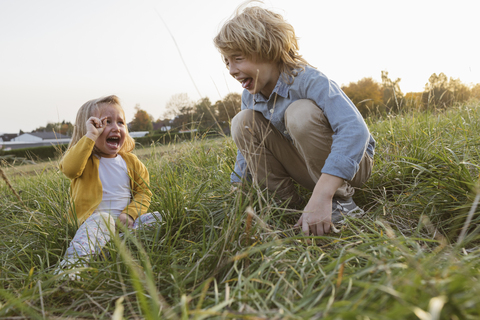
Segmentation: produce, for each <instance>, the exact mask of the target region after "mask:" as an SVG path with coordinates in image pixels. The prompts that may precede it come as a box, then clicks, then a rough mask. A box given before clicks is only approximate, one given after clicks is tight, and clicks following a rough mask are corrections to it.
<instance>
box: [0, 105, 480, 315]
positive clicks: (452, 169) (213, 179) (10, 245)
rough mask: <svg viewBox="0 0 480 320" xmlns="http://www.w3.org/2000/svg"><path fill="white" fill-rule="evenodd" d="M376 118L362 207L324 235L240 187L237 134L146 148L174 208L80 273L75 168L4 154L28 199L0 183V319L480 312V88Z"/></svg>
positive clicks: (163, 202)
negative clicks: (465, 100) (72, 201)
mask: <svg viewBox="0 0 480 320" xmlns="http://www.w3.org/2000/svg"><path fill="white" fill-rule="evenodd" d="M368 125H369V128H370V130H371V132H372V134H373V135H374V137H375V138H376V140H377V148H376V152H377V153H376V156H375V167H374V174H373V176H372V178H371V179H370V180H369V181H368V183H367V184H366V185H365V186H364V188H362V189H360V190H358V191H357V193H356V195H355V197H354V199H355V201H356V202H357V204H359V205H361V206H362V207H363V208H364V209H365V211H366V215H365V216H364V217H363V218H362V219H350V220H348V221H347V223H346V224H345V225H343V226H341V228H339V232H338V233H331V234H329V235H328V236H322V237H305V236H303V235H302V234H301V233H300V232H299V230H297V229H294V228H293V224H294V222H296V220H297V219H298V217H299V212H298V211H295V210H291V209H287V208H286V204H281V203H277V202H276V201H274V199H272V198H270V197H269V195H268V194H267V193H266V192H262V191H261V190H258V189H256V188H254V187H250V188H247V189H246V190H245V192H244V193H242V192H239V191H232V190H231V186H230V183H229V175H230V172H231V171H232V167H233V165H234V161H235V154H236V148H235V145H234V143H233V142H232V140H231V139H230V138H228V137H225V138H219V139H215V140H201V139H199V140H192V141H190V142H186V143H181V144H177V145H171V146H163V147H152V148H147V149H142V150H138V151H137V152H138V153H139V154H140V156H141V158H142V160H143V161H144V163H145V164H146V165H147V167H148V169H149V171H150V176H151V190H152V192H153V194H154V196H153V199H152V205H151V207H150V211H159V212H161V213H162V215H163V220H164V221H163V224H162V225H161V227H159V228H157V229H155V230H141V231H138V232H137V233H136V234H130V233H128V234H126V235H125V236H124V237H122V238H120V237H117V236H115V237H114V241H112V242H111V243H110V244H108V245H107V247H106V248H105V250H104V251H105V255H103V256H101V257H97V258H95V259H94V260H93V261H91V262H90V264H89V267H88V268H83V269H79V270H76V271H79V272H80V278H78V279H76V280H70V279H69V278H68V277H65V276H61V275H54V273H53V270H54V269H55V267H56V266H57V263H58V262H59V259H61V257H62V255H63V254H64V252H65V250H66V248H67V245H68V242H69V241H70V239H71V238H72V237H73V235H74V234H75V230H76V228H75V226H72V225H69V224H68V223H67V222H66V221H67V218H66V208H67V201H68V190H69V181H68V179H66V178H65V177H64V176H63V175H62V174H61V173H60V172H58V170H57V169H56V164H57V162H56V161H52V162H51V163H43V164H38V165H36V166H37V167H23V168H22V167H15V168H5V172H6V174H7V175H8V177H9V178H10V180H11V185H12V187H13V188H14V189H15V190H16V191H17V192H18V193H19V197H20V198H21V199H22V202H20V201H19V199H18V198H17V197H16V196H15V195H14V193H13V192H12V191H11V189H10V188H8V186H7V184H6V183H5V182H3V181H2V182H1V183H0V192H1V198H0V208H1V209H0V221H1V223H0V319H122V317H124V318H126V319H358V320H360V319H362V320H363V319H421V320H426V319H479V318H480V281H479V278H480V272H479V268H480V247H479V231H480V227H479V222H480V216H479V215H478V213H479V212H480V209H479V208H478V206H477V205H478V201H479V198H480V185H479V168H480V151H479V147H480V135H479V134H478V133H479V132H480V107H479V105H478V103H470V104H466V105H463V106H459V107H455V108H451V109H449V110H448V111H443V112H440V111H438V112H430V113H408V114H402V115H397V116H388V117H384V118H379V119H375V120H370V121H369V122H368ZM45 168H47V169H48V170H47V169H45ZM301 192H303V193H305V195H308V191H306V190H301Z"/></svg>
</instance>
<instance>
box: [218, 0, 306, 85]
mask: <svg viewBox="0 0 480 320" xmlns="http://www.w3.org/2000/svg"><path fill="white" fill-rule="evenodd" d="M251 2H253V1H248V2H246V3H244V4H242V5H241V6H240V7H238V8H237V10H236V12H235V14H234V15H233V17H232V18H230V19H229V20H228V21H227V22H225V24H224V25H223V26H222V28H221V30H220V32H219V33H218V35H217V36H216V37H215V38H214V39H213V42H214V44H215V46H216V47H217V49H218V50H219V51H220V53H221V54H222V58H223V60H224V62H227V57H228V56H229V55H232V54H234V53H237V52H241V53H242V54H243V55H245V56H246V57H249V58H250V57H252V55H253V54H256V55H257V56H258V58H259V59H260V60H262V61H273V62H277V63H278V66H279V70H280V72H281V73H282V75H283V77H284V81H286V82H287V83H292V82H293V78H294V77H296V76H297V75H298V73H299V72H300V71H301V70H302V71H303V70H305V65H310V64H309V63H308V62H307V61H306V60H305V59H304V58H302V56H301V55H300V54H298V43H297V37H296V36H295V30H294V29H293V26H292V25H291V24H290V23H288V22H287V21H285V19H284V18H283V16H281V15H280V14H278V13H275V12H273V11H270V10H267V9H263V8H261V7H258V6H253V7H247V5H248V4H249V3H251ZM255 2H259V1H255ZM285 77H286V78H285Z"/></svg>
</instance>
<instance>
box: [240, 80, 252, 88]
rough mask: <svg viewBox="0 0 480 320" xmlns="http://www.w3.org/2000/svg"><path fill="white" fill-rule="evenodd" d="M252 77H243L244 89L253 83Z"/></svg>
mask: <svg viewBox="0 0 480 320" xmlns="http://www.w3.org/2000/svg"><path fill="white" fill-rule="evenodd" d="M252 80H253V79H252V78H246V79H243V80H242V87H243V88H244V89H246V88H248V87H249V86H250V84H251V83H252Z"/></svg>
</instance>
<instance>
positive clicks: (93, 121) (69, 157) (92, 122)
mask: <svg viewBox="0 0 480 320" xmlns="http://www.w3.org/2000/svg"><path fill="white" fill-rule="evenodd" d="M105 121H106V117H103V118H102V119H98V118H96V117H90V118H88V120H87V123H86V126H87V133H86V134H85V135H84V136H83V137H82V138H81V139H80V140H79V141H78V142H77V143H76V144H75V145H74V146H72V147H71V148H70V149H68V150H67V152H66V153H65V155H64V156H63V158H62V160H61V161H60V170H61V171H62V172H63V174H65V175H66V176H67V178H69V179H75V178H78V177H80V176H81V175H82V174H83V170H84V169H85V165H86V164H87V161H88V158H89V157H90V155H91V154H92V150H93V147H94V146H95V141H96V140H97V139H98V137H99V136H100V135H101V134H102V132H103V130H104V129H105Z"/></svg>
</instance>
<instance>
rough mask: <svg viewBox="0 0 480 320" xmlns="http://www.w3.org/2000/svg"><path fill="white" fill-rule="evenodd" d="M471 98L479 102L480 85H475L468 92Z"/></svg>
mask: <svg viewBox="0 0 480 320" xmlns="http://www.w3.org/2000/svg"><path fill="white" fill-rule="evenodd" d="M470 92H471V97H472V98H475V99H478V100H480V83H477V84H476V85H474V86H473V87H472V89H471V90H470Z"/></svg>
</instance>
